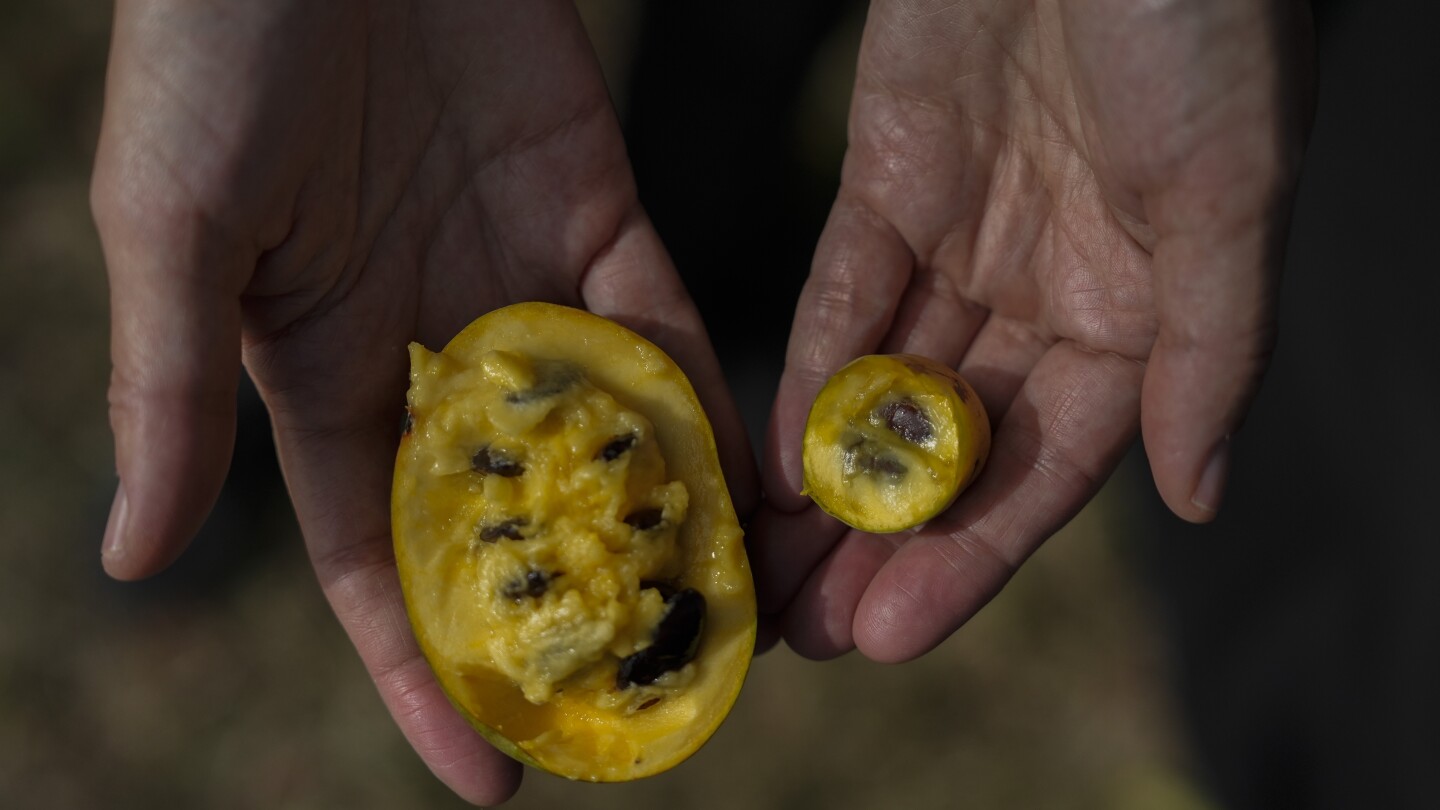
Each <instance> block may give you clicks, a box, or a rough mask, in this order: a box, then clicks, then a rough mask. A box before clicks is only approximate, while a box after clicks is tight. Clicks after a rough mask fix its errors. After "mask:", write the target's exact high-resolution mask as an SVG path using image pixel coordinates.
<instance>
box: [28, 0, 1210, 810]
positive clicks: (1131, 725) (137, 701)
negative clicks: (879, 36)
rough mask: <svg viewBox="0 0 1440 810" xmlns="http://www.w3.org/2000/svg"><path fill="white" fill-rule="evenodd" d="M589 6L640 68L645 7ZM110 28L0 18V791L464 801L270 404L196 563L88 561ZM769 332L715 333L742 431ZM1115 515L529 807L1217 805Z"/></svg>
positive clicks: (99, 430) (67, 3)
mask: <svg viewBox="0 0 1440 810" xmlns="http://www.w3.org/2000/svg"><path fill="white" fill-rule="evenodd" d="M584 9H585V11H586V14H587V20H588V21H589V22H590V23H591V24H592V26H593V28H594V30H595V31H596V32H597V38H598V39H599V41H600V46H601V51H602V54H603V55H604V56H605V58H606V63H607V68H608V69H609V71H610V74H611V76H612V79H614V78H615V77H617V76H623V72H624V70H625V69H626V65H627V62H626V59H625V54H626V48H627V47H628V46H629V43H630V42H631V39H632V36H631V32H630V30H629V28H628V27H627V26H628V25H629V24H630V23H631V22H633V19H634V15H633V9H632V8H631V6H630V4H612V3H604V4H602V3H600V2H598V0H597V1H596V2H589V3H586V4H584ZM716 13H719V12H718V11H717V12H716ZM838 30H839V32H840V33H839V34H838V35H837V36H838V37H839V39H838V40H837V42H835V43H833V44H832V45H830V46H827V47H826V48H824V49H822V51H821V57H820V59H819V62H818V64H819V68H817V70H818V72H816V73H814V74H813V75H812V77H811V79H810V80H809V82H808V84H807V87H809V88H810V90H809V91H807V95H806V102H805V104H804V105H802V106H801V108H800V114H801V115H802V116H807V118H805V119H804V120H803V121H802V123H805V122H807V121H808V126H802V127H801V128H800V130H799V133H800V135H799V138H798V141H797V143H799V144H801V145H802V146H803V151H804V152H805V154H807V155H812V156H814V155H818V156H820V157H819V158H816V159H817V160H818V161H819V165H818V168H816V169H815V170H816V171H817V172H819V173H820V174H821V175H822V176H823V173H824V172H827V171H829V172H833V171H834V168H835V167H834V164H833V159H834V158H835V157H838V154H839V152H840V150H841V149H842V148H843V141H841V140H840V139H841V138H843V114H844V109H845V96H846V94H847V93H848V87H847V82H848V79H847V77H846V75H845V71H847V70H848V69H849V66H848V63H847V61H846V58H845V57H846V54H847V53H850V52H853V50H852V49H853V37H854V35H855V33H856V26H855V25H853V24H848V25H845V24H842V25H841V26H840V28H839V29H838ZM107 34H108V17H107V14H106V11H105V9H104V8H103V7H102V4H96V3H85V2H80V1H79V0H44V2H41V0H10V2H7V3H5V4H3V7H0V805H3V806H6V807H16V808H57V809H59V808H96V807H106V808H127V807H147V808H148V807H195V808H251V807H255V808H275V807H286V808H312V807H313V808H334V807H350V808H415V807H451V806H457V805H458V804H459V803H458V802H457V801H456V800H454V799H453V797H451V796H449V795H448V793H447V792H446V791H445V790H444V789H443V788H442V787H440V785H439V784H438V783H437V782H436V781H435V780H434V779H433V778H432V777H431V776H430V774H429V773H428V771H426V770H425V768H424V767H423V766H422V765H421V764H420V762H419V761H418V759H417V758H416V757H415V755H414V754H413V753H412V752H411V750H410V749H409V747H408V745H407V744H406V743H405V742H404V740H403V739H402V738H401V737H400V735H399V733H398V732H397V731H396V729H395V727H394V726H393V723H392V721H391V720H390V718H389V716H388V715H387V714H386V712H385V710H384V709H383V707H382V706H381V704H380V701H379V700H378V698H377V696H376V694H375V691H374V688H373V686H372V685H371V683H370V682H369V680H368V678H367V676H366V675H365V673H364V671H363V669H362V668H361V666H360V662H359V660H358V658H357V656H356V655H355V654H354V652H353V650H352V649H351V647H350V644H349V642H348V640H347V639H346V638H345V637H344V635H343V633H342V632H341V630H340V628H339V627H338V625H337V624H336V622H335V621H334V619H333V617H332V616H331V615H330V613H329V611H328V608H327V607H326V605H325V604H324V602H323V600H322V598H321V596H320V594H319V590H318V587H317V585H316V583H315V581H314V577H313V575H312V574H311V572H310V571H309V568H308V565H307V563H306V561H305V558H304V554H303V551H302V549H301V546H300V541H299V537H298V536H297V532H296V529H295V526H294V522H293V518H292V517H291V515H290V513H289V506H288V503H287V502H286V501H285V500H284V498H283V492H282V491H281V490H280V489H279V488H278V486H277V484H276V481H275V478H274V470H273V458H271V457H270V455H269V452H268V449H267V443H268V441H269V437H268V434H267V433H266V432H265V429H264V425H263V421H257V420H255V419H251V420H250V422H249V423H248V424H249V425H250V427H248V428H246V429H245V430H244V431H243V432H242V436H241V440H240V441H241V446H240V450H239V452H238V453H237V481H238V482H239V483H238V484H237V488H236V489H232V491H230V492H229V493H227V495H226V496H225V498H224V499H223V500H222V503H221V506H220V508H219V510H218V511H217V513H216V515H215V516H214V517H213V518H212V520H211V522H210V524H209V525H208V526H207V529H206V531H205V533H204V534H203V535H202V536H201V537H200V538H199V540H197V543H196V545H195V547H194V548H192V550H191V552H190V555H189V556H188V557H187V558H186V559H185V560H183V561H182V562H181V563H180V564H179V565H178V566H177V567H175V568H174V569H172V570H171V571H169V572H167V573H165V574H162V575H160V576H158V577H156V578H154V579H152V580H150V581H147V582H144V583H139V584H124V585H122V584H118V583H112V582H110V581H108V580H106V579H105V578H104V577H103V575H102V573H101V571H100V567H99V540H100V535H101V531H102V527H103V524H104V520H105V516H106V513H107V511H108V508H109V500H110V497H111V494H112V491H113V487H114V484H115V478H114V474H113V465H112V451H111V448H110V443H109V442H110V438H109V433H108V428H107V424H106V408H105V384H106V379H107V375H108V371H109V366H108V355H107V348H106V346H107V336H108V332H107V330H108V323H107V304H106V286H105V280H104V273H103V266H102V262H101V257H100V252H99V248H98V244H97V240H96V237H95V234H94V231H93V227H92V225H91V222H90V217H89V211H88V207H87V182H88V172H89V161H90V157H91V151H92V149H93V145H94V139H95V135H96V127H97V123H98V117H99V105H100V99H101V80H102V75H103V66H104V56H105V50H106V46H107ZM846 37H851V38H852V39H851V40H849V41H847V40H846V39H845V38H846ZM837 72H838V73H837ZM616 81H617V83H618V82H619V81H620V80H619V79H616ZM619 96H620V94H619V93H617V98H618V100H619V101H620V102H621V103H622V104H623V102H624V99H623V97H619ZM695 159H696V160H702V159H704V158H703V156H696V158H695ZM663 233H664V230H663V228H662V235H663ZM806 238H807V239H809V240H811V241H813V238H814V234H809V235H807V236H806ZM791 306H793V302H785V301H782V302H781V308H782V309H783V310H785V311H787V312H788V310H789V309H790V307H791ZM781 348H782V347H781V346H779V345H776V346H774V347H772V348H771V349H769V350H768V351H769V353H768V354H763V355H762V354H759V353H757V352H759V350H756V349H752V348H750V347H742V349H743V351H742V350H737V349H734V348H733V347H728V350H727V347H726V346H722V352H724V353H725V357H726V362H727V365H728V371H729V372H730V374H731V376H732V379H735V380H736V381H737V385H742V386H743V387H744V390H743V391H741V393H740V396H741V399H742V400H743V401H744V402H745V403H746V412H747V416H748V417H749V418H750V420H751V422H752V429H757V430H758V429H759V428H760V426H761V424H762V421H761V420H763V418H764V403H765V401H766V398H767V397H768V396H769V395H770V392H771V390H772V389H773V385H774V378H773V375H774V373H775V372H776V370H777V363H778V359H777V358H778V356H779V353H780V351H781ZM745 352H750V353H751V355H752V356H751V359H750V360H749V361H747V360H746V359H745ZM1125 506H1126V505H1125V504H1124V503H1120V502H1117V499H1116V496H1115V495H1114V493H1113V492H1107V493H1106V494H1103V495H1102V496H1101V498H1100V499H1099V500H1097V501H1096V502H1095V503H1094V504H1093V505H1092V506H1091V507H1090V508H1088V509H1087V510H1086V511H1085V512H1084V513H1083V514H1082V515H1081V516H1080V518H1079V519H1077V520H1076V521H1075V522H1074V523H1073V524H1072V525H1071V526H1070V527H1069V528H1067V529H1066V530H1065V531H1064V532H1062V534H1061V535H1060V536H1058V537H1056V538H1055V539H1054V540H1052V541H1051V542H1050V543H1049V544H1048V545H1046V546H1045V548H1044V549H1043V550H1042V551H1041V552H1040V553H1039V554H1037V555H1036V557H1035V558H1034V559H1033V561H1032V562H1031V563H1030V564H1029V565H1028V566H1026V567H1025V568H1024V570H1023V571H1022V572H1021V573H1020V574H1019V575H1018V576H1017V577H1016V578H1015V579H1014V580H1013V582H1012V583H1011V585H1010V586H1009V587H1008V588H1007V589H1006V590H1005V591H1004V592H1003V593H1002V594H1001V595H1000V597H999V598H998V599H996V600H995V602H994V603H993V604H992V605H990V606H989V607H988V608H986V609H985V610H984V611H983V612H982V613H981V614H980V616H979V617H978V618H977V619H975V620H974V621H973V622H971V623H970V624H969V625H968V626H967V627H966V628H964V629H963V630H962V631H961V632H960V633H958V634H957V635H956V636H955V637H953V638H952V639H951V640H950V641H948V642H946V643H945V644H944V645H942V646H941V647H940V649H938V650H937V651H935V652H934V653H933V654H931V655H929V656H927V657H925V658H923V659H921V660H920V661H918V662H915V663H912V664H907V665H903V666H881V665H877V664H873V663H870V662H867V661H866V660H864V659H863V658H861V657H859V656H857V655H850V656H847V657H845V658H843V659H841V660H838V661H834V662H826V663H813V662H807V661H804V660H802V659H800V658H798V657H797V656H795V655H794V654H792V653H790V652H789V651H787V650H785V649H784V648H783V647H781V648H779V649H777V650H775V651H773V652H771V653H769V654H767V655H764V656H762V657H760V658H759V659H757V660H756V662H755V664H754V667H753V670H752V675H751V677H750V679H749V681H748V683H747V685H746V688H745V690H744V693H743V695H742V697H741V699H740V701H739V704H738V706H737V707H736V709H735V711H734V713H733V715H732V716H731V718H730V720H729V721H728V722H727V723H726V724H725V726H724V727H723V728H722V729H721V731H720V732H719V734H718V735H717V736H716V737H715V739H714V740H713V741H712V742H711V743H710V744H709V745H707V746H706V747H705V748H704V749H702V750H701V751H700V752H699V753H698V754H697V755H696V756H695V757H694V758H692V759H691V760H690V761H689V762H687V763H685V764H683V765H682V766H680V767H679V768H677V769H675V770H674V771H672V772H670V773H667V774H665V775H662V776H660V777H657V778H654V779H651V780H647V781H644V782H640V783H637V784H630V785H619V786H596V785H587V784H572V783H568V782H565V781H563V780H560V779H556V778H552V777H549V776H546V775H543V774H536V773H531V774H528V775H527V780H526V784H525V786H524V787H523V788H522V790H521V793H520V795H519V797H518V798H517V799H516V800H515V801H514V802H513V805H512V806H514V807H517V808H532V807H533V808H540V807H561V806H565V807H594V808H609V807H616V808H620V807H623V808H627V810H634V809H635V808H648V807H667V808H677V807H685V808H709V807H715V808H720V807H724V808H733V807H746V808H807V807H817V808H872V807H887V808H911V807H916V808H921V807H954V806H965V807H977V808H1056V809H1057V810H1059V809H1061V808H1077V809H1080V808H1096V809H1097V810H1099V809H1102V808H1104V809H1107V810H1108V809H1111V808H1113V809H1115V810H1126V809H1127V808H1134V809H1135V810H1165V809H1166V808H1174V809H1175V810H1188V809H1189V808H1203V807H1207V806H1210V805H1209V804H1208V803H1207V802H1206V800H1205V799H1204V797H1203V795H1202V793H1201V792H1200V791H1199V790H1198V789H1197V788H1196V787H1195V784H1194V783H1193V782H1192V780H1191V779H1190V777H1189V775H1188V774H1189V770H1188V763H1187V756H1186V746H1185V743H1184V738H1183V735H1182V734H1181V732H1180V731H1179V730H1178V727H1177V724H1176V721H1175V712H1174V711H1173V710H1172V707H1171V705H1170V702H1169V698H1168V694H1169V692H1168V687H1167V683H1168V679H1167V671H1166V663H1165V658H1164V652H1165V648H1164V646H1163V645H1162V643H1161V638H1160V636H1159V631H1158V629H1157V624H1156V622H1154V621H1153V620H1152V617H1153V616H1154V610H1153V608H1152V606H1151V605H1150V602H1149V600H1148V598H1147V596H1146V594H1145V592H1144V590H1143V589H1142V588H1140V587H1139V586H1138V585H1137V584H1136V583H1137V581H1136V579H1135V577H1133V576H1132V572H1131V571H1130V569H1129V568H1128V566H1127V565H1126V562H1125V556H1124V554H1123V551H1124V549H1125V544H1126V542H1127V538H1128V537H1129V535H1130V527H1129V526H1127V524H1126V523H1125V522H1124V520H1123V519H1122V516H1123V515H1125V514H1127V509H1126V508H1125Z"/></svg>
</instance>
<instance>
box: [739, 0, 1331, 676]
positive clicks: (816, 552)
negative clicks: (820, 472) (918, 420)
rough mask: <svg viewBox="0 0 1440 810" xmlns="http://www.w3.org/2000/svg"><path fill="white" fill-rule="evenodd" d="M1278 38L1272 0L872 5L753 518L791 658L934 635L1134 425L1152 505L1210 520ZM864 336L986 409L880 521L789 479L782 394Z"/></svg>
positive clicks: (1294, 44) (1261, 193)
mask: <svg viewBox="0 0 1440 810" xmlns="http://www.w3.org/2000/svg"><path fill="white" fill-rule="evenodd" d="M1305 30H1306V19H1305V16H1304V10H1303V7H1302V6H1300V5H1299V4H1295V5H1294V6H1292V5H1290V4H1287V3H1257V2H1246V1H1243V0H1237V1H1236V2H1228V1H1227V2H1183V1H1182V2H1174V3H1147V4H1137V3H1126V2H1116V1H1115V0H1088V1H1087V2H1074V3H1070V2H1067V3H1063V4H1062V3H1059V2H1038V3H1036V2H1010V1H1009V0H997V2H989V3H954V2H941V1H940V0H876V2H874V3H872V5H871V9H870V16H869V18H868V20H867V23H866V29H865V35H864V40H863V43H862V45H861V51H860V57H859V62H858V69H857V80H856V86H855V92H854V97H853V99H852V107H851V115H850V147H849V151H848V152H847V155H846V159H845V165H844V171H843V176H842V184H841V188H840V191H839V194H838V197H837V199H836V202H835V205H834V208H833V209H832V211H831V215H830V219H829V222H828V223H827V225H826V229H825V232H824V234H823V235H822V237H821V241H820V244H819V246H818V248H817V251H816V256H815V263H814V266H813V269H812V272H811V277H810V279H809V281H808V282H807V284H806V287H805V290H804V293H803V294H802V298H801V301H800V303H799V306H798V308H797V312H796V316H795V323H794V326H793V330H792V333H791V340H790V345H789V349H788V354H787V363H786V370H785V375H784V377H783V379H782V382H781V389H780V392H779V395H778V397H777V402H776V405H775V410H774V413H773V415H772V423H771V432H770V441H769V447H768V448H767V458H766V492H767V498H768V502H767V507H766V508H765V509H764V510H762V513H761V516H760V518H759V519H758V521H757V525H756V529H755V537H756V542H755V546H756V549H757V556H758V560H757V566H756V567H757V571H759V572H760V574H761V577H762V579H761V582H760V594H761V607H762V609H763V610H766V611H768V612H770V613H772V614H775V615H777V616H778V617H779V627H780V630H781V631H782V632H783V634H784V636H785V638H786V640H787V642H788V643H789V644H790V645H791V646H792V647H794V648H795V649H796V650H798V651H800V652H802V653H804V654H807V655H810V656H814V657H827V656H831V655H837V654H840V653H842V652H844V651H846V650H849V649H851V648H853V647H856V646H858V647H859V648H860V650H861V651H862V652H864V653H865V654H866V655H868V656H870V657H872V658H876V659H879V660H886V661H896V660H904V659H907V658H912V657H914V656H917V655H920V654H922V653H924V652H926V651H927V650H929V649H931V648H932V647H933V646H935V645H936V644H938V643H939V642H940V641H941V640H943V639H944V638H945V637H946V636H948V635H949V633H951V632H952V631H953V630H954V629H955V628H957V627H958V626H959V625H960V624H961V623H963V622H964V621H965V620H966V619H967V618H968V617H969V616H970V615H972V614H973V613H974V612H975V611H976V610H978V609H979V608H980V606H982V605H983V604H984V603H985V601H987V600H988V599H989V598H990V597H991V596H992V595H993V594H994V593H995V592H996V591H998V590H999V588H1000V587H1001V586H1003V584H1004V582H1005V581H1006V580H1007V579H1008V577H1009V575H1010V573H1011V572H1013V570H1014V569H1015V568H1016V566H1018V565H1019V564H1020V563H1022V562H1023V561H1024V559H1025V558H1026V557H1027V556H1028V555H1029V554H1030V553H1031V552H1032V551H1034V549H1035V548H1036V547H1037V546H1038V545H1039V544H1040V543H1041V542H1043V541H1044V540H1045V539H1046V538H1047V537H1049V536H1050V535H1051V534H1052V533H1053V532H1054V531H1056V530H1057V529H1058V528H1059V527H1060V526H1062V525H1063V524H1064V523H1065V522H1066V521H1068V520H1069V519H1070V518H1071V517H1072V516H1073V515H1074V514H1075V513H1076V512H1077V511H1078V510H1079V509H1080V508H1081V507H1082V506H1083V505H1084V503H1085V502H1086V501H1087V500H1088V499H1089V498H1090V497H1091V496H1092V495H1093V494H1094V493H1095V492H1096V490H1097V489H1098V488H1099V486H1100V485H1101V484H1102V483H1103V482H1104V480H1105V479H1106V478H1107V477H1108V476H1109V474H1110V472H1111V471H1112V470H1113V468H1114V466H1115V465H1116V464H1117V463H1118V460H1119V458H1120V456H1121V455H1122V454H1123V452H1124V451H1125V449H1126V448H1127V446H1128V445H1129V443H1130V442H1131V440H1132V439H1133V438H1134V436H1135V434H1136V432H1137V430H1139V429H1140V428H1141V426H1142V423H1143V430H1144V436H1145V442H1146V448H1147V450H1148V451H1149V455H1150V460H1151V466H1152V469H1153V472H1154V475H1155V479H1156V483H1157V486H1158V487H1159V490H1160V492H1161V494H1162V495H1163V497H1164V498H1165V499H1166V501H1167V503H1168V504H1169V505H1170V506H1171V508H1172V509H1173V510H1174V511H1175V512H1176V513H1177V514H1179V515H1180V516H1182V517H1184V518H1187V519H1190V520H1195V521H1204V520H1208V519H1209V518H1210V517H1212V516H1213V514H1214V512H1215V509H1216V508H1217V507H1218V505H1219V498H1220V494H1221V491H1222V489H1223V482H1224V476H1225V469H1226V466H1227V464H1228V442H1229V436H1230V435H1231V433H1232V432H1233V431H1234V430H1235V429H1236V428H1237V427H1238V424H1239V422H1240V420H1241V417H1242V415H1243V412H1244V409H1245V407H1246V405H1247V404H1248V402H1249V400H1250V398H1251V396H1252V395H1253V393H1254V390H1255V388H1256V386H1257V385H1258V383H1259V379H1260V375H1261V373H1262V372H1263V369H1264V365H1265V362H1266V359H1267V357H1268V354H1269V351H1270V349H1271V347H1272V345H1273V340H1274V301H1273V295H1274V290H1275V287H1276V283H1277V281H1278V279H1277V272H1278V266H1279V248H1280V244H1281V242H1282V241H1283V233H1284V229H1285V226H1286V217H1287V213H1288V201H1289V196H1290V193H1291V191H1292V187H1293V183H1294V179H1295V174H1296V171H1297V166H1298V159H1299V153H1300V147H1301V141H1302V135H1303V129H1304V123H1305V118H1306V115H1307V111H1306V106H1307V102H1306V98H1305V96H1306V93H1305V91H1306V89H1307V85H1306V84H1305V78H1306V77H1305V76H1304V72H1305V71H1304V66H1305V64H1306V61H1305V54H1304V46H1303V41H1304V33H1305ZM874 351H884V352H890V351H905V352H913V353H918V354H923V355H928V356H930V357H933V358H936V359H938V360H940V361H942V362H945V363H947V364H950V365H952V366H956V367H958V368H959V369H960V371H961V372H962V373H963V374H964V375H965V376H966V377H967V378H969V379H970V380H971V381H972V383H973V384H974V385H975V387H976V389H977V390H978V391H979V393H980V395H981V398H982V399H983V400H984V402H985V405H986V407H987V408H988V409H989V411H990V415H991V419H992V421H993V422H994V423H995V425H996V433H995V443H994V447H993V451H992V454H991V459H990V463H989V466H988V468H987V470H986V472H985V473H984V474H983V475H982V477H981V478H980V480H979V481H978V482H977V484H976V485H975V486H974V488H973V489H971V490H970V491H968V492H967V493H966V494H965V495H964V496H962V498H961V499H960V500H959V501H958V502H957V503H956V505H955V506H954V507H953V508H952V509H951V510H949V511H948V512H947V513H946V514H944V515H943V516H941V517H940V518H938V519H936V520H935V521H933V522H931V523H930V524H929V525H927V526H925V527H923V528H922V529H920V530H918V531H913V532H909V533H904V534H900V535H890V536H883V537H875V536H871V535H866V534H863V533H861V532H857V531H848V532H847V531H843V529H844V527H842V526H840V525H839V524H838V523H836V522H835V521H833V520H832V519H830V518H828V517H826V516H824V515H823V514H821V513H820V512H819V510H818V509H815V508H813V507H810V506H809V505H808V502H807V500H806V499H805V498H804V497H803V496H802V495H801V494H800V488H801V470H800V435H801V433H802V431H803V426H804V420H805V416H806V413H807V410H808V407H809V402H810V401H811V400H812V399H813V397H814V395H815V393H816V392H817V391H818V389H819V387H820V385H821V384H822V383H823V381H824V379H825V378H826V377H827V376H828V375H829V374H831V373H833V372H834V371H835V370H837V369H838V368H839V367H840V366H841V365H843V364H844V363H845V362H847V361H848V360H850V359H852V358H853V357H855V356H857V355H860V354H865V353H870V352H874Z"/></svg>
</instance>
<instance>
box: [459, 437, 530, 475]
mask: <svg viewBox="0 0 1440 810" xmlns="http://www.w3.org/2000/svg"><path fill="white" fill-rule="evenodd" d="M470 468H471V469H473V470H474V471H475V472H478V473H489V474H492V475H498V476H501V477H503V478H514V477H516V476H518V475H521V474H523V473H524V472H525V465H523V464H521V463H520V462H518V461H516V460H515V459H514V458H513V457H512V456H511V455H510V454H509V453H507V452H505V451H504V450H496V449H495V448H493V447H491V446H490V445H488V444H487V445H485V446H484V447H482V448H480V449H479V450H477V451H475V455H474V456H473V457H471V459H470Z"/></svg>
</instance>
